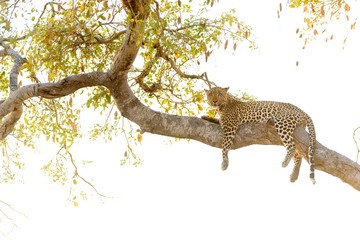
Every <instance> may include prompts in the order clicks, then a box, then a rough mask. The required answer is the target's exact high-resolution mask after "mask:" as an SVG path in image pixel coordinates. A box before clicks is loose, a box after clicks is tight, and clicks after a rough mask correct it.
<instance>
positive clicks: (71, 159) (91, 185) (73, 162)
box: [67, 151, 111, 198]
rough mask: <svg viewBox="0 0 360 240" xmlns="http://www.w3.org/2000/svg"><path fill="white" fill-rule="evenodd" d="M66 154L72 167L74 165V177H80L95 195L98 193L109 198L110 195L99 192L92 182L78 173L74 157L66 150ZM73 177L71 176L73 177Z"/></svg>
mask: <svg viewBox="0 0 360 240" xmlns="http://www.w3.org/2000/svg"><path fill="white" fill-rule="evenodd" d="M67 154H68V155H69V157H70V161H71V163H72V165H73V167H74V169H75V170H74V177H78V178H80V179H81V180H82V181H83V182H84V183H86V184H87V185H89V186H90V187H91V188H92V189H93V190H94V191H95V192H96V194H97V195H99V196H101V197H104V198H111V197H108V196H106V195H104V194H101V193H100V192H99V191H98V190H97V189H96V187H95V186H94V185H93V184H92V183H90V182H89V181H88V180H86V179H85V178H84V177H82V176H81V175H80V174H79V171H78V168H77V166H76V164H75V161H74V158H73V156H72V154H71V153H70V152H69V151H68V152H67ZM74 177H73V178H74Z"/></svg>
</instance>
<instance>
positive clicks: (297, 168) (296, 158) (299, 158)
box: [290, 151, 302, 182]
mask: <svg viewBox="0 0 360 240" xmlns="http://www.w3.org/2000/svg"><path fill="white" fill-rule="evenodd" d="M293 160H294V168H293V171H292V173H291V175H290V182H295V181H296V180H297V179H298V177H299V172H300V167H301V162H302V156H301V155H300V153H298V152H297V151H295V155H294V157H293Z"/></svg>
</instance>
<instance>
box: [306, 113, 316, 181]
mask: <svg viewBox="0 0 360 240" xmlns="http://www.w3.org/2000/svg"><path fill="white" fill-rule="evenodd" d="M306 126H307V129H308V131H309V135H310V136H309V149H308V157H309V163H310V179H311V181H312V183H313V184H315V182H316V181H315V173H314V172H315V163H314V155H315V143H316V133H315V126H314V123H313V121H312V120H311V118H310V117H308V119H307V122H306Z"/></svg>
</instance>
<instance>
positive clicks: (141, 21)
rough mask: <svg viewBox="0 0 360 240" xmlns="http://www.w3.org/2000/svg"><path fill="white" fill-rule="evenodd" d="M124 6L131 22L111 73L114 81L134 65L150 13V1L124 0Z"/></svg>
mask: <svg viewBox="0 0 360 240" xmlns="http://www.w3.org/2000/svg"><path fill="white" fill-rule="evenodd" d="M123 4H124V6H125V7H126V9H127V12H128V14H129V15H130V21H129V26H128V28H127V30H126V34H125V38H124V40H123V42H122V45H121V47H120V49H119V51H118V53H117V54H116V56H115V59H114V63H113V65H112V67H111V69H110V71H109V74H110V76H111V78H112V79H116V77H117V75H118V74H119V73H120V72H126V73H127V71H128V70H129V69H130V67H131V65H132V64H133V62H134V60H135V58H136V56H137V54H138V51H139V48H140V45H141V42H142V39H143V36H144V29H145V25H146V19H147V17H148V16H149V12H150V1H149V0H142V1H139V0H123Z"/></svg>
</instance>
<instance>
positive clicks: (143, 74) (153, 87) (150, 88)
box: [135, 51, 162, 93]
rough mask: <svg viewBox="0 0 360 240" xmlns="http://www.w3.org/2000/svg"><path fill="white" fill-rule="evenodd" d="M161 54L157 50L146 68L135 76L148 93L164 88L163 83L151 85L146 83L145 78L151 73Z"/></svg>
mask: <svg viewBox="0 0 360 240" xmlns="http://www.w3.org/2000/svg"><path fill="white" fill-rule="evenodd" d="M159 57H160V54H159V51H157V52H156V54H155V56H154V58H153V59H152V60H151V61H149V62H147V63H146V64H145V67H144V70H143V71H142V72H141V73H140V74H139V75H138V76H137V77H136V78H135V81H136V82H137V83H138V84H139V86H140V87H141V88H142V89H143V90H144V91H145V92H147V93H154V92H156V91H158V90H160V89H161V88H162V86H161V83H154V84H151V85H150V86H149V85H148V84H146V83H144V78H145V77H146V76H148V75H149V73H150V71H151V69H152V67H153V66H154V64H155V63H156V62H157V60H158V59H159Z"/></svg>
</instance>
